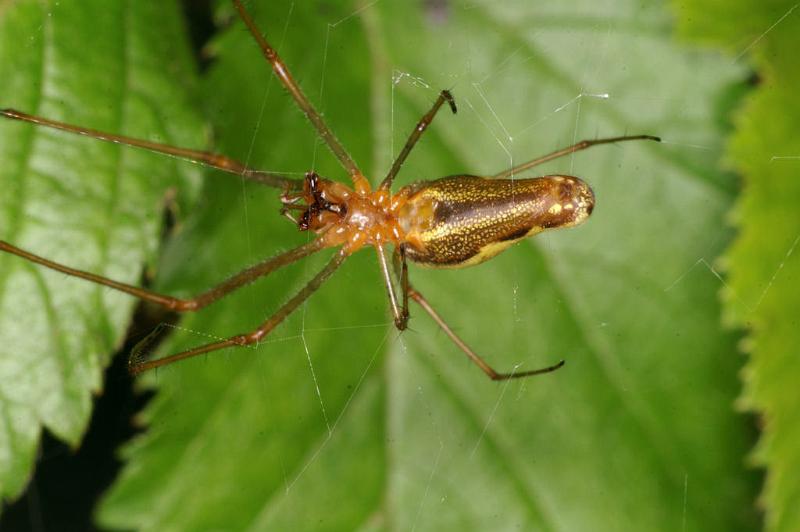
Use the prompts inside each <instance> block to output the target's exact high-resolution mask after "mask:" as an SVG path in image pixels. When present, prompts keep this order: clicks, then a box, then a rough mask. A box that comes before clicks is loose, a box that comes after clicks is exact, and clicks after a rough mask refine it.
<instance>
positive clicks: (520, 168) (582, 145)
mask: <svg viewBox="0 0 800 532" xmlns="http://www.w3.org/2000/svg"><path fill="white" fill-rule="evenodd" d="M628 140H654V141H656V142H661V139H660V138H659V137H654V136H652V135H630V136H624V137H609V138H605V139H595V140H582V141H580V142H578V143H577V144H573V145H572V146H568V147H566V148H562V149H560V150H556V151H554V152H552V153H548V154H547V155H544V156H542V157H537V158H536V159H533V160H532V161H528V162H527V163H522V164H520V165H517V166H515V167H513V168H509V169H508V170H506V171H504V172H500V173H499V174H495V175H493V176H492V177H491V178H492V179H503V178H506V177H511V176H513V175H516V174H519V173H520V172H524V171H525V170H529V169H531V168H533V167H534V166H539V165H540V164H543V163H546V162H547V161H552V160H553V159H558V158H559V157H563V156H565V155H569V154H570V153H575V152H576V151H581V150H585V149H588V148H591V147H592V146H598V145H600V144H613V143H615V142H625V141H628Z"/></svg>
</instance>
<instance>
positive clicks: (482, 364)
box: [408, 286, 564, 381]
mask: <svg viewBox="0 0 800 532" xmlns="http://www.w3.org/2000/svg"><path fill="white" fill-rule="evenodd" d="M408 295H409V297H411V299H413V300H414V301H416V302H417V303H418V304H419V306H421V307H422V308H423V309H425V312H427V313H428V314H429V315H430V316H431V318H433V321H435V322H436V323H437V324H439V327H441V328H442V330H443V331H444V332H445V334H447V336H449V337H450V339H451V340H452V341H453V343H454V344H456V345H457V346H458V347H459V349H461V350H462V351H463V352H464V354H465V355H467V357H468V358H469V359H470V360H471V361H472V362H474V363H475V365H476V366H478V367H479V368H481V371H483V372H484V373H486V375H487V376H488V377H489V378H490V379H492V380H493V381H504V380H508V379H520V378H522V377H530V376H533V375H541V374H543V373H550V372H551V371H555V370H557V369H558V368H560V367H561V366H563V365H564V361H563V360H561V361H560V362H558V364H554V365H552V366H548V367H546V368H540V369H534V370H530V371H520V372H516V371H514V372H511V373H498V372H497V371H495V370H494V369H493V368H492V367H491V366H490V365H489V364H487V363H486V361H485V360H483V359H482V358H481V357H480V356H478V354H477V353H476V352H475V351H473V350H472V349H471V348H470V347H469V346H468V345H467V344H466V343H464V341H463V340H462V339H461V338H459V337H458V335H457V334H456V333H455V332H453V330H452V329H451V328H450V326H449V325H447V323H446V322H445V321H444V320H443V319H442V317H441V316H439V314H438V313H437V312H436V311H435V310H434V309H433V307H431V305H430V303H428V300H427V299H425V298H424V297H423V296H422V294H420V293H419V292H417V291H416V290H415V289H414V288H412V287H411V286H409V287H408Z"/></svg>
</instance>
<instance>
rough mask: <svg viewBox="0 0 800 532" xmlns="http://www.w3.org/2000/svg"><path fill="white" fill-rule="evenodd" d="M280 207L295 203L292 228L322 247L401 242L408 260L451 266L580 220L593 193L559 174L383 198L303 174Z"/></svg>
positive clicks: (451, 184)
mask: <svg viewBox="0 0 800 532" xmlns="http://www.w3.org/2000/svg"><path fill="white" fill-rule="evenodd" d="M299 199H302V200H304V203H305V205H303V206H302V207H301V206H300V205H297V200H299ZM284 204H285V205H286V206H287V207H292V208H302V209H303V210H304V212H303V214H302V216H301V217H300V219H299V220H297V221H298V224H299V226H300V228H301V229H310V230H312V231H315V232H317V233H320V234H323V235H324V236H323V238H324V241H325V245H326V246H337V245H344V246H345V247H346V249H347V250H348V252H351V253H352V252H354V251H356V250H357V249H359V248H361V247H362V246H364V245H381V244H385V243H393V244H395V245H404V248H405V253H406V257H407V258H408V259H409V260H411V261H414V262H417V263H419V264H422V265H426V266H432V267H438V268H459V267H464V266H471V265H473V264H478V263H481V262H483V261H485V260H488V259H490V258H492V257H494V256H495V255H497V254H498V253H500V252H501V251H503V250H504V249H506V248H508V247H509V246H511V245H512V244H514V243H515V242H517V241H519V240H521V239H523V238H526V237H529V236H533V235H535V234H537V233H540V232H542V231H544V230H545V229H548V228H555V227H571V226H574V225H577V224H579V223H581V222H583V221H584V220H586V218H587V217H588V216H589V215H590V214H591V212H592V209H593V207H594V194H593V193H592V189H591V188H589V185H587V184H586V183H585V182H583V181H582V180H580V179H578V178H577V177H572V176H563V175H555V176H545V177H537V178H533V179H487V178H483V177H477V176H469V175H459V176H450V177H444V178H441V179H437V180H434V181H424V182H421V183H417V184H413V185H409V186H407V187H403V188H402V189H400V190H399V191H398V192H397V194H394V195H390V194H389V193H388V192H387V191H382V190H376V191H371V190H362V191H358V192H356V191H353V190H352V189H350V187H348V186H346V185H344V184H342V183H337V182H332V181H328V180H325V179H321V178H319V177H318V176H316V175H315V174H309V176H308V177H307V179H306V185H305V189H304V191H303V193H302V194H299V195H297V196H293V197H291V196H290V197H285V199H284Z"/></svg>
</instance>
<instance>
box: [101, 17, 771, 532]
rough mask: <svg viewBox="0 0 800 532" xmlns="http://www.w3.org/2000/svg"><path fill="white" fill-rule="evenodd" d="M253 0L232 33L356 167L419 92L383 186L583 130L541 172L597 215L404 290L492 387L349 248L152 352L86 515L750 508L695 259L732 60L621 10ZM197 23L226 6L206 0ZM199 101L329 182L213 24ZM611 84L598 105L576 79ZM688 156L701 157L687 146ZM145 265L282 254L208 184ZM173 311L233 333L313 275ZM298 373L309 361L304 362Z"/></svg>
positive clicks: (564, 521)
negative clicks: (454, 106)
mask: <svg viewBox="0 0 800 532" xmlns="http://www.w3.org/2000/svg"><path fill="white" fill-rule="evenodd" d="M498 4H499V3H497V2H469V3H450V4H447V5H445V6H444V7H442V6H439V7H436V5H430V6H429V7H428V8H424V9H421V8H420V7H419V5H417V4H416V3H409V2H402V3H401V2H378V3H375V4H368V5H367V7H365V8H364V9H362V10H360V11H358V12H357V13H356V8H355V7H354V6H353V5H351V4H349V3H347V4H344V3H343V4H341V5H340V4H339V3H334V4H330V3H326V4H317V3H312V2H302V3H294V4H288V3H287V4H283V3H282V4H280V5H276V4H275V3H274V2H249V3H248V5H250V6H251V7H252V9H253V10H254V12H255V14H256V18H257V23H258V25H259V27H260V28H262V29H263V31H264V32H265V33H266V34H267V35H268V37H269V38H270V39H271V40H272V42H273V43H275V44H276V46H278V47H279V50H280V51H281V53H282V54H283V56H284V59H285V62H286V64H287V65H289V67H290V69H291V70H292V71H293V72H294V73H295V75H296V77H297V78H298V80H299V81H300V83H301V84H302V86H303V87H304V88H305V90H306V92H307V93H308V94H309V95H310V97H311V99H312V101H314V102H315V103H317V104H318V105H319V107H320V108H321V110H322V111H323V112H324V114H325V118H326V120H327V121H328V122H329V123H330V124H331V126H332V128H333V129H334V130H335V131H336V133H337V134H338V135H339V137H340V139H341V140H342V141H343V143H344V145H345V146H347V147H348V149H349V150H350V152H351V153H352V154H353V156H354V157H355V159H356V161H358V162H359V163H360V164H361V165H362V167H363V168H364V169H365V171H367V172H368V173H369V174H370V175H373V176H374V178H373V181H377V180H378V179H379V178H380V176H381V175H382V174H383V173H384V172H385V171H386V169H387V168H388V165H389V163H390V160H391V156H392V154H393V153H397V152H398V150H399V149H400V147H401V146H402V143H403V142H404V139H405V136H406V135H407V134H408V132H409V131H410V130H411V128H412V127H413V125H414V124H415V123H416V120H417V119H418V118H419V116H421V114H422V113H423V112H424V111H425V110H427V109H428V108H429V106H430V104H431V103H432V102H433V100H434V98H435V96H436V94H437V92H438V90H439V89H440V88H450V89H451V90H452V91H453V93H454V94H455V96H456V99H457V101H458V103H459V109H460V111H459V114H458V115H457V116H455V117H454V116H448V113H446V112H444V113H443V114H442V115H441V116H439V117H437V119H436V122H435V123H434V124H433V125H432V126H431V128H429V130H428V132H427V133H426V135H425V137H424V138H423V140H422V141H421V142H420V144H419V145H418V146H417V148H416V149H415V151H414V152H413V153H412V155H411V157H410V159H409V161H408V163H407V164H406V165H405V166H404V168H403V173H402V178H401V180H400V184H405V183H409V182H410V181H412V180H418V179H428V178H434V177H437V176H441V175H447V174H455V173H464V172H468V173H478V174H490V173H492V172H495V171H499V170H501V169H503V168H506V167H508V166H509V165H510V164H511V162H512V161H518V162H520V161H523V160H525V159H527V158H531V157H533V156H535V155H538V154H541V153H543V152H547V151H549V150H551V149H554V148H557V147H561V146H564V145H568V144H570V143H571V142H573V141H575V140H579V139H581V138H585V137H589V138H591V137H595V136H608V135H618V134H622V133H625V132H630V133H639V132H643V133H652V134H659V135H662V136H663V137H664V138H665V139H666V140H667V141H668V142H667V143H664V144H662V145H656V144H641V143H640V144H633V143H631V144H624V145H619V146H616V147H614V146H612V147H605V148H596V149H593V150H590V151H588V152H584V153H581V154H577V155H575V156H574V157H567V158H564V159H561V160H559V161H556V162H553V163H551V164H549V165H547V166H546V167H543V168H542V169H541V172H542V173H545V172H567V173H574V174H577V175H581V176H583V177H585V178H587V179H588V180H589V181H590V182H591V183H592V185H593V186H594V187H595V190H596V193H597V197H598V207H597V209H596V210H595V214H594V215H593V218H592V219H591V220H590V221H589V223H587V224H586V225H585V226H583V227H581V228H578V229H574V230H569V231H559V232H553V233H552V234H549V235H543V236H541V237H537V238H536V239H534V240H532V241H530V242H526V243H524V244H521V245H519V246H516V247H515V248H514V249H513V250H511V251H509V252H507V253H505V254H503V255H501V256H499V257H498V258H496V259H494V260H492V261H490V262H488V263H486V264H484V265H481V266H479V267H475V268H471V269H467V270H463V271H430V270H422V269H419V268H413V269H412V272H411V275H412V279H413V282H414V283H416V284H417V285H418V287H419V288H420V289H421V290H422V291H423V292H424V293H426V294H427V296H428V298H429V299H430V301H431V302H432V303H433V304H434V305H436V307H437V308H438V309H439V310H440V312H441V313H442V314H443V315H444V316H445V317H446V319H448V320H449V321H450V323H451V324H452V325H453V326H454V328H455V329H456V330H457V331H459V332H460V333H461V334H462V335H463V336H464V337H465V339H466V340H467V341H468V342H470V343H471V344H472V345H473V346H474V347H475V348H476V349H477V350H478V352H480V353H482V354H483V355H484V356H485V357H486V358H487V360H488V361H489V362H490V363H491V364H493V365H494V366H496V367H497V368H499V369H502V370H510V369H512V368H514V367H520V368H523V369H528V368H534V367H538V366H543V365H547V364H551V363H553V362H555V361H556V360H557V359H558V358H560V357H562V356H563V357H566V358H567V366H566V367H565V368H564V369H563V370H560V371H559V372H557V373H555V374H553V375H549V376H546V377H539V378H536V379H531V380H526V381H517V382H506V383H499V384H498V383H493V382H490V381H488V379H486V378H485V376H484V375H483V374H482V373H481V372H480V371H479V370H478V369H477V368H476V367H474V366H473V365H471V364H470V363H469V362H468V361H467V360H466V359H465V357H464V356H463V354H461V353H460V352H459V351H458V350H457V349H456V348H455V347H454V346H452V345H451V344H450V343H448V340H447V338H446V337H445V336H444V335H442V334H441V333H440V332H438V331H437V330H436V328H435V326H434V325H432V324H431V322H430V320H429V319H428V318H427V317H426V316H425V315H423V314H422V313H421V312H420V309H419V308H416V307H414V308H412V312H413V313H414V318H413V321H412V323H411V327H412V329H411V330H410V331H407V332H406V333H404V334H402V335H399V336H398V335H397V334H396V333H395V332H394V331H393V330H392V327H391V324H390V320H389V319H388V317H387V312H386V301H385V296H384V293H383V292H384V290H383V288H382V286H381V281H380V277H379V275H378V273H377V268H376V264H375V258H374V254H373V253H372V252H370V251H366V252H364V253H361V254H358V255H356V256H354V257H353V258H352V259H351V261H350V262H348V263H346V264H345V266H344V267H343V269H342V270H341V272H340V273H339V274H337V276H335V277H334V279H333V280H332V281H330V282H329V283H328V284H327V285H325V286H324V287H323V288H322V289H321V290H320V292H319V293H318V294H316V295H315V296H314V297H313V298H312V300H311V301H310V302H309V303H308V304H307V305H306V306H304V307H303V309H302V310H301V311H299V312H298V313H297V314H296V315H294V316H292V317H291V318H290V319H289V320H288V321H287V323H286V324H284V325H282V326H281V327H280V328H279V329H278V330H277V331H276V332H275V333H274V335H273V336H272V337H271V338H270V339H269V341H268V342H266V343H265V344H264V345H261V346H259V347H258V348H257V349H253V350H243V349H242V350H231V351H227V352H225V353H219V354H213V355H208V356H205V357H201V358H199V359H195V360H192V361H187V362H185V363H182V364H177V365H174V366H171V367H168V368H165V369H163V370H159V371H158V372H157V373H156V374H153V375H149V376H148V377H147V378H146V379H145V380H146V382H147V383H148V384H150V385H153V386H156V387H157V388H158V390H159V393H158V396H157V398H156V399H155V400H154V401H153V402H152V404H151V405H150V406H149V408H148V410H147V412H146V414H145V416H144V418H145V421H146V423H148V424H149V426H150V429H149V431H148V433H147V434H146V435H145V436H143V437H141V438H139V439H138V440H137V441H136V442H135V443H133V444H132V445H130V446H129V447H127V449H126V450H125V453H124V455H125V457H126V459H128V460H129V466H128V467H127V468H126V469H125V471H124V473H123V475H122V477H121V478H120V480H119V481H118V483H117V485H116V486H115V488H114V489H113V490H112V491H111V492H110V493H109V495H108V496H107V498H106V500H105V503H104V505H103V506H102V508H101V512H100V514H99V515H100V521H101V522H102V523H103V524H104V525H106V526H110V527H114V528H137V529H143V530H189V529H231V530H239V529H247V528H249V529H254V530H263V529H273V530H285V529H315V530H349V529H356V528H364V529H373V528H374V529H379V528H392V529H402V530H407V529H412V528H415V527H416V528H418V529H421V530H422V529H426V530H442V529H448V530H449V529H475V530H481V529H484V530H485V529H493V530H498V529H511V528H515V529H526V530H532V529H563V530H589V529H594V530H623V529H630V530H670V531H671V530H715V529H718V530H737V529H747V528H750V527H752V526H753V525H754V519H755V516H754V510H753V507H752V502H751V500H752V497H753V492H754V478H753V475H752V474H750V473H747V472H746V471H744V470H743V469H744V468H743V463H742V462H743V456H744V453H745V452H746V449H747V448H748V447H749V446H750V445H751V443H752V442H751V439H750V438H751V436H750V433H749V431H748V427H747V423H746V420H745V419H743V418H741V417H739V416H738V415H737V414H735V413H734V412H733V410H732V402H733V399H734V397H735V396H736V394H737V391H738V382H737V378H736V372H737V370H738V360H737V359H736V357H735V356H732V353H733V352H734V338H733V337H732V336H731V335H729V334H726V333H723V332H721V331H720V329H719V326H718V320H719V318H718V312H719V307H718V304H717V301H716V292H717V290H718V289H719V286H720V285H719V282H718V280H717V279H716V278H715V277H714V276H713V275H712V274H711V273H710V272H709V271H707V270H706V269H704V268H702V267H700V266H697V267H695V265H699V264H703V263H702V262H698V261H701V260H705V263H706V264H707V263H709V262H711V261H712V260H713V259H714V257H715V256H716V255H717V253H718V252H719V250H720V249H722V248H723V246H724V245H725V244H726V242H727V240H728V238H729V231H728V230H727V229H726V228H725V227H724V224H723V222H722V219H723V215H724V213H725V212H726V210H727V209H728V208H729V206H730V202H731V195H732V193H731V191H732V190H733V188H734V187H733V183H732V182H731V179H730V176H728V175H725V174H722V173H720V172H719V171H718V170H716V168H715V162H716V156H717V154H718V152H719V148H720V145H721V130H720V128H719V127H718V125H717V123H716V122H715V119H716V115H715V111H716V109H717V105H718V102H720V101H723V100H724V99H725V98H726V97H727V95H728V94H729V91H730V90H731V88H732V87H734V86H735V83H736V82H737V80H738V79H740V78H741V77H742V76H743V72H742V69H741V68H739V67H737V66H735V65H731V64H730V63H729V62H727V61H724V60H721V59H720V58H719V57H718V56H715V55H713V54H706V53H702V52H698V51H696V50H691V49H687V48H685V47H682V46H678V45H676V44H674V43H673V42H672V40H671V37H670V27H669V14H668V13H666V12H664V11H663V10H661V9H659V8H655V7H652V8H643V7H640V6H639V5H638V4H636V3H625V2H617V3H608V4H607V5H605V4H604V5H599V4H597V3H593V2H586V3H584V4H577V3H576V4H573V5H570V6H568V7H561V6H560V5H559V6H557V5H555V4H552V3H551V4H538V5H532V3H530V2H503V3H502V4H501V5H498ZM223 5H224V6H225V7H224V8H223V9H222V10H221V12H220V18H224V16H232V11H231V9H230V7H229V6H227V4H223ZM212 49H213V51H214V53H215V63H214V65H213V67H212V69H211V70H210V72H209V74H208V76H207V77H206V79H205V94H206V105H207V109H208V111H209V114H210V116H211V117H212V121H213V122H214V123H215V125H216V127H217V133H218V147H219V149H220V150H221V151H223V152H225V153H229V154H231V155H234V156H236V157H241V158H243V159H245V160H247V161H249V162H251V163H252V164H254V165H255V166H257V167H259V168H264V169H269V170H279V171H287V172H297V175H298V176H301V175H302V172H304V171H306V170H309V169H311V168H314V169H316V170H317V171H319V172H320V173H322V174H323V175H326V176H328V177H331V178H335V179H342V180H343V179H346V177H345V175H344V172H342V171H341V170H340V169H339V168H338V167H337V166H336V164H335V163H334V161H333V158H332V156H331V155H330V154H329V153H328V151H327V150H326V149H325V147H324V146H321V145H320V143H319V142H318V141H316V139H315V136H314V134H313V132H312V130H311V128H310V126H309V125H308V124H307V123H306V122H305V120H304V119H303V117H302V115H301V114H300V113H299V112H298V111H297V110H296V108H295V107H294V106H293V104H292V102H291V100H290V99H289V98H288V97H287V95H286V94H285V91H284V90H282V89H281V87H280V86H279V84H278V83H277V81H276V80H275V79H273V78H272V77H271V74H270V72H269V68H268V66H267V65H266V64H265V63H264V62H263V59H262V57H261V56H260V54H259V52H258V50H257V48H256V47H255V45H254V43H253V42H252V39H251V38H250V36H249V35H247V33H246V32H245V31H244V29H243V27H242V26H241V23H239V22H238V21H234V22H233V27H232V28H230V29H228V30H227V31H224V32H223V33H222V35H221V36H220V38H219V39H218V40H216V41H215V42H214V43H213V46H212ZM603 94H607V95H608V96H607V97H603V96H599V95H603ZM698 145H699V146H702V147H703V148H705V149H703V150H698V149H696V148H695V146H698ZM205 197H206V200H205V205H204V207H203V208H202V209H200V210H199V211H198V212H196V213H195V214H194V216H193V217H192V219H191V221H190V222H189V224H188V225H189V226H190V230H187V231H186V232H185V233H184V235H182V237H181V238H180V239H177V240H175V241H174V242H172V244H171V246H170V247H169V249H168V250H167V252H166V254H165V258H164V267H163V269H162V271H161V274H162V275H161V277H160V287H162V288H163V289H164V290H166V291H169V292H174V293H185V294H188V293H193V292H197V291H199V290H201V289H203V288H206V287H208V286H210V285H211V284H213V283H214V282H217V281H219V280H221V279H223V278H225V277H226V276H227V275H230V274H231V273H233V272H235V271H236V270H237V269H238V268H241V267H243V266H245V265H248V264H251V263H253V262H255V261H256V260H258V259H260V258H262V257H265V256H269V255H271V254H274V253H276V252H277V251H278V250H281V249H286V248H289V247H292V246H296V245H299V244H300V243H302V242H304V241H305V240H306V235H302V234H300V235H298V234H296V233H295V234H293V228H292V227H291V225H290V224H286V223H285V221H284V220H282V219H279V217H278V216H277V215H276V214H277V213H276V211H277V209H278V203H277V198H276V193H275V192H274V191H269V190H266V191H265V190H262V189H260V188H258V187H254V186H251V185H249V184H243V183H239V182H236V181H233V180H230V179H227V180H226V179H217V177H216V176H214V177H213V178H209V181H208V187H207V189H206V196H205ZM310 262H311V264H307V263H305V264H302V265H298V266H296V267H294V268H290V269H288V270H286V271H283V272H280V273H278V274H276V275H275V276H274V278H272V279H267V280H265V281H264V282H261V283H258V284H256V285H254V286H252V287H248V288H247V289H245V290H242V291H241V293H238V294H236V295H234V296H231V297H230V298H228V299H226V300H225V301H224V302H221V303H219V304H218V305H215V306H213V307H212V308H209V309H208V310H205V311H203V312H202V313H200V314H198V315H196V316H191V317H190V318H188V319H186V320H185V321H183V322H182V323H181V330H180V331H176V334H175V335H174V336H173V337H172V339H171V341H170V342H168V345H167V346H165V348H164V350H163V353H165V354H166V353H168V352H175V351H178V350H180V349H184V348H187V347H190V346H195V345H198V344H201V343H204V342H207V341H209V339H214V338H220V337H226V336H228V335H231V334H235V333H240V332H245V331H247V330H249V329H252V328H253V327H255V326H256V325H257V324H258V323H259V322H260V321H261V320H262V319H264V318H265V317H266V316H268V315H270V314H271V313H272V312H273V311H275V310H276V309H277V308H278V306H279V305H280V304H281V303H282V302H283V301H285V300H286V299H287V297H289V295H290V294H291V293H292V292H293V291H294V290H297V289H298V288H299V287H300V286H302V284H303V283H304V282H305V280H306V279H308V278H309V277H310V276H311V275H312V273H313V272H314V271H315V270H316V269H318V268H319V267H320V265H321V261H319V260H314V261H310ZM312 368H313V371H312Z"/></svg>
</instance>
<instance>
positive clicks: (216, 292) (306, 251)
mask: <svg viewBox="0 0 800 532" xmlns="http://www.w3.org/2000/svg"><path fill="white" fill-rule="evenodd" d="M320 242H321V240H320V239H316V240H313V241H311V242H309V243H308V244H305V245H303V246H300V247H298V248H295V249H292V250H290V251H287V252H285V253H281V254H280V255H277V256H275V257H272V258H269V259H266V260H264V261H262V262H259V263H258V264H256V265H254V266H251V267H249V268H247V269H245V270H242V271H241V272H239V273H237V274H236V275H234V276H233V277H231V278H230V279H228V280H227V281H223V282H222V283H220V284H218V285H217V286H215V287H213V288H211V289H210V290H207V291H206V292H203V293H202V294H200V295H198V296H196V297H193V298H191V299H179V298H176V297H171V296H166V295H163V294H159V293H157V292H152V291H150V290H146V289H144V288H139V287H137V286H132V285H129V284H125V283H120V282H118V281H114V280H112V279H108V278H107V277H102V276H100V275H96V274H94V273H89V272H85V271H82V270H76V269H75V268H70V267H69V266H64V265H63V264H59V263H57V262H53V261H51V260H47V259H45V258H43V257H40V256H38V255H34V254H33V253H30V252H28V251H25V250H24V249H20V248H18V247H16V246H12V245H11V244H9V243H8V242H5V241H2V240H0V251H5V252H7V253H11V254H12V255H16V256H18V257H22V258H23V259H25V260H28V261H30V262H33V263H36V264H40V265H42V266H45V267H47V268H50V269H51V270H56V271H58V272H61V273H64V274H67V275H71V276H73V277H79V278H81V279H85V280H87V281H91V282H93V283H97V284H101V285H103V286H107V287H109V288H113V289H114V290H119V291H120V292H125V293H126V294H130V295H132V296H135V297H138V298H139V299H143V300H144V301H149V302H151V303H155V304H157V305H161V306H163V307H166V308H168V309H170V310H174V311H176V312H187V311H195V310H199V309H201V308H203V307H205V306H206V305H209V304H211V303H213V302H214V301H216V300H218V299H220V298H222V297H224V296H226V295H227V294H229V293H231V292H233V291H234V290H236V289H237V288H241V287H242V286H244V285H246V284H249V283H252V282H253V281H255V280H256V279H258V278H259V277H262V276H264V275H267V274H268V273H271V272H273V271H275V270H277V269H278V268H281V267H283V266H286V265H288V264H291V263H293V262H295V261H297V260H300V259H302V258H303V257H307V256H308V255H310V254H312V253H314V252H315V251H319V250H320V249H322V245H321V243H320Z"/></svg>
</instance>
